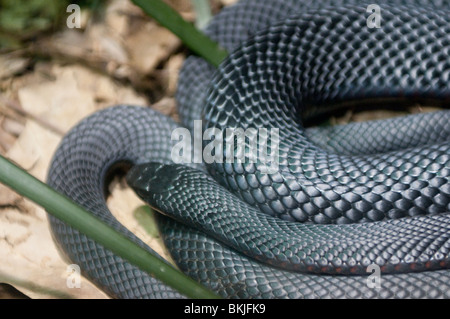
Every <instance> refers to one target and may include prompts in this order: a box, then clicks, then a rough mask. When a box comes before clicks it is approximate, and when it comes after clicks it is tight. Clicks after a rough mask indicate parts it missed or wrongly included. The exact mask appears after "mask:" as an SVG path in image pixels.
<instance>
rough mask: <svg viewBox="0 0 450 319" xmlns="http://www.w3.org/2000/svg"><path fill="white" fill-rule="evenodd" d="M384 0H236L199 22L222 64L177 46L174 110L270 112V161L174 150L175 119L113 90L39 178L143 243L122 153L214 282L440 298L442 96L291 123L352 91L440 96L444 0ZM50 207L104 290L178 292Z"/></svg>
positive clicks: (352, 95)
mask: <svg viewBox="0 0 450 319" xmlns="http://www.w3.org/2000/svg"><path fill="white" fill-rule="evenodd" d="M378 4H379V6H380V7H381V14H382V24H381V26H380V28H373V29H372V28H369V27H368V26H367V16H368V14H367V12H366V8H367V6H368V5H369V3H365V2H363V1H350V0H349V1H307V0H287V1H277V0H266V1H260V0H241V1H239V2H238V3H237V4H235V5H233V6H230V7H228V8H225V9H224V10H222V11H221V12H220V13H219V14H218V15H217V16H216V17H215V18H214V19H213V21H212V22H211V23H210V25H209V26H208V27H207V29H206V31H205V32H206V33H207V34H208V35H209V36H210V37H211V38H213V39H214V40H216V41H218V42H219V43H220V44H221V45H222V46H223V47H225V48H226V49H227V50H228V51H229V52H231V54H230V56H229V57H228V58H227V59H226V60H225V61H224V62H223V63H222V64H221V66H220V67H219V68H218V69H217V70H216V69H214V68H213V67H212V66H210V65H209V64H208V63H207V62H205V61H204V60H202V59H201V58H199V57H195V56H192V57H189V58H188V59H187V60H186V62H185V64H184V66H183V69H182V70H181V73H180V80H179V87H178V93H177V101H178V104H179V113H180V118H181V120H182V123H183V125H184V126H185V127H187V128H188V129H192V128H193V121H194V120H199V119H203V121H204V124H205V128H219V129H225V128H227V127H241V128H243V129H248V128H258V127H266V128H269V127H277V128H279V141H280V145H279V163H278V164H279V165H278V170H277V171H276V172H274V173H273V174H272V172H271V174H268V173H264V172H261V170H260V169H259V167H258V164H253V163H234V164H233V163H226V162H225V163H213V164H209V165H207V166H203V165H201V164H188V165H180V164H174V163H173V161H172V157H171V147H170V146H171V145H173V143H174V142H173V141H172V140H171V133H172V131H173V130H174V129H176V128H178V127H180V124H178V123H175V122H174V121H172V120H171V119H169V118H167V117H165V116H163V115H161V114H159V113H158V112H156V111H153V110H151V109H148V108H142V107H133V106H126V105H122V106H116V107H112V108H109V109H106V110H102V111H100V112H98V113H95V114H93V115H92V116H90V117H88V118H86V119H84V120H83V121H81V122H80V123H79V124H78V125H77V126H75V127H74V128H73V129H72V130H71V131H70V132H69V133H68V134H67V135H66V136H65V137H64V139H63V141H62V142H61V144H60V146H59V148H58V150H57V151H56V153H55V155H54V158H53V162H52V164H51V167H50V171H49V173H48V183H49V185H50V186H52V187H53V188H55V189H56V190H58V191H60V192H61V193H63V194H65V195H67V196H69V197H70V198H72V199H73V200H75V201H76V202H78V203H79V204H81V205H83V206H84V207H85V208H86V209H88V210H89V211H91V212H92V213H93V214H95V215H96V216H98V217H99V218H101V219H102V220H104V221H105V222H106V223H108V224H109V225H110V226H112V227H114V228H115V229H117V230H119V231H120V232H122V233H124V234H125V235H127V236H129V237H130V238H132V239H133V240H134V241H135V242H136V243H138V244H139V245H141V246H142V247H145V248H146V249H148V250H149V251H152V250H151V248H149V247H148V246H146V244H145V243H143V242H142V241H140V240H139V239H138V238H137V237H136V236H135V235H133V234H132V233H131V232H130V231H128V230H127V229H126V228H125V227H124V226H122V225H121V224H120V223H119V222H118V221H117V220H116V219H115V218H114V217H113V216H112V214H111V213H110V212H109V210H108V208H107V206H106V204H105V194H104V183H105V179H106V178H107V176H108V173H109V172H110V171H111V167H114V165H115V164H117V163H120V162H127V163H131V164H132V168H131V170H130V172H129V174H128V176H127V180H128V183H129V185H130V186H132V187H133V188H134V189H135V191H136V192H137V194H138V195H139V196H141V197H142V198H143V199H145V200H146V201H147V202H148V203H149V204H150V205H151V206H152V207H154V208H156V209H157V210H159V211H161V212H163V213H164V214H166V215H168V216H169V217H167V216H160V217H158V224H159V227H160V229H161V231H162V233H163V237H164V241H165V244H166V246H167V247H168V249H169V250H170V252H171V254H172V257H173V258H174V260H175V262H176V263H177V265H178V267H179V268H180V269H181V270H182V271H183V272H185V273H186V274H188V275H189V276H191V277H193V278H194V279H196V280H198V281H199V282H201V283H203V284H204V285H206V286H207V287H209V288H211V289H212V290H213V291H215V292H217V293H218V294H219V295H221V296H223V297H228V298H425V297H427V298H449V297H450V280H449V279H450V270H449V269H448V268H449V265H450V259H449V258H450V218H449V217H450V215H449V212H450V183H449V178H450V125H449V123H450V112H449V111H448V110H443V111H439V112H433V113H423V114H417V115H410V116H406V117H400V118H392V119H387V120H376V121H369V122H363V123H351V124H348V125H338V126H334V127H323V128H322V127H319V128H307V129H305V128H304V124H303V123H304V121H305V120H307V119H308V118H313V117H315V116H318V115H320V114H323V113H324V112H328V111H329V110H330V109H332V108H333V107H335V106H336V105H339V104H341V103H342V102H347V101H349V102H355V101H356V102H358V101H372V102H373V101H375V102H376V103H377V101H380V102H379V103H382V102H381V101H383V100H385V99H396V98H401V99H403V100H407V101H429V100H433V101H440V102H441V104H443V105H447V104H448V102H449V101H450V59H449V56H450V22H449V21H448V16H449V13H450V3H449V2H447V1H421V0H415V1H406V0H405V1H389V2H387V1H378ZM361 103H363V102H361ZM150 162H151V163H150ZM149 163H150V164H149ZM50 223H51V228H52V231H53V234H54V237H55V238H56V240H57V242H58V244H59V245H60V246H61V248H62V249H63V250H64V252H65V253H66V254H67V255H68V257H69V258H70V259H71V260H72V261H73V262H74V263H77V264H78V265H80V268H81V269H82V271H83V273H84V274H85V275H86V276H87V277H88V278H90V279H91V280H93V281H94V282H95V283H96V284H97V285H98V286H99V287H101V288H102V289H104V290H105V291H106V292H107V293H109V294H110V295H111V296H114V297H118V298H181V297H183V296H182V295H180V294H179V293H178V292H176V291H174V290H173V289H172V288H170V287H167V286H165V285H164V284H162V283H161V282H159V281H158V280H156V279H153V278H152V277H150V276H149V275H147V274H146V273H144V272H142V271H140V270H139V269H137V268H136V267H134V266H133V265H130V264H129V263H128V262H127V261H125V260H123V259H121V258H120V257H118V256H115V255H114V254H113V253H111V252H110V251H109V250H107V249H105V248H103V247H102V246H101V245H99V244H97V243H96V242H94V241H92V240H90V239H89V238H87V237H86V236H84V235H83V234H81V233H79V232H78V231H77V230H75V229H73V228H71V227H70V226H68V225H66V224H64V223H63V222H61V221H59V220H57V219H56V218H54V217H52V216H50ZM152 252H153V251H152ZM370 265H378V266H379V267H380V269H381V279H382V284H381V287H380V288H377V289H374V288H371V287H370V285H368V283H367V277H368V274H367V273H366V270H367V267H368V266H370Z"/></svg>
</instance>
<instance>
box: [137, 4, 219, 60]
mask: <svg viewBox="0 0 450 319" xmlns="http://www.w3.org/2000/svg"><path fill="white" fill-rule="evenodd" d="M132 2H133V3H134V4H135V5H137V6H138V7H140V8H141V9H142V10H143V11H144V12H145V13H146V14H148V15H149V16H151V17H152V18H153V19H155V20H156V21H158V22H159V24H161V25H162V26H163V27H165V28H167V29H169V30H170V31H172V32H173V33H174V34H175V35H176V36H178V37H179V38H180V40H181V41H183V43H184V44H185V45H186V46H187V47H189V48H190V49H191V50H192V51H194V52H195V53H196V54H198V55H199V56H201V57H202V58H204V59H205V60H206V61H208V62H209V63H211V64H212V65H214V66H216V67H217V66H219V64H220V62H222V61H223V60H224V59H225V58H226V57H227V55H228V53H227V52H226V51H225V50H224V49H223V48H221V47H220V46H219V45H218V44H217V43H216V42H214V41H212V40H211V39H210V38H209V37H208V36H206V35H205V34H203V33H202V32H201V31H199V30H197V28H196V27H195V26H194V25H193V24H192V23H189V22H187V21H186V20H184V19H183V18H182V17H181V16H180V14H179V13H178V12H176V11H175V10H174V9H172V8H171V7H170V6H169V5H167V4H166V3H164V2H163V1H161V0H132Z"/></svg>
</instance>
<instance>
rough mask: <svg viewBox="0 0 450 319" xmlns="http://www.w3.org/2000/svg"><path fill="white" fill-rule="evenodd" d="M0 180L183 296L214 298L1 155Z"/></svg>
mask: <svg viewBox="0 0 450 319" xmlns="http://www.w3.org/2000/svg"><path fill="white" fill-rule="evenodd" d="M0 182H1V183H4V184H5V185H7V186H9V187H10V188H11V189H13V190H15V191H16V192H18V193H19V194H21V195H22V196H24V197H26V198H28V199H30V200H32V201H33V202H35V203H36V204H38V205H40V206H42V207H43V208H44V209H46V210H47V212H49V213H50V214H52V215H53V216H55V217H57V218H59V219H61V220H62V221H64V222H66V223H67V224H69V225H71V226H72V227H74V228H76V229H78V230H79V231H80V232H82V233H84V234H85V235H87V236H89V237H90V238H92V239H93V240H95V241H97V242H98V243H100V244H102V245H103V246H104V247H106V248H107V249H109V250H111V251H112V252H114V253H115V254H117V255H118V256H120V257H122V258H124V259H126V260H128V261H129V262H130V263H132V264H134V265H136V266H137V267H139V268H140V269H142V270H143V271H145V272H147V273H149V274H150V275H152V276H154V277H155V278H157V279H159V280H161V281H162V282H164V283H166V284H167V285H169V286H171V287H173V288H174V289H176V290H178V291H179V292H180V293H182V294H184V295H186V296H187V297H189V298H218V296H217V295H215V294H214V293H212V292H211V291H209V290H208V289H206V288H205V287H203V286H202V285H200V284H199V283H197V282H195V281H194V280H192V279H191V278H189V277H187V276H186V275H184V274H183V273H181V272H180V271H178V270H176V269H175V268H173V267H171V266H170V265H168V264H166V263H164V262H163V261H161V260H160V259H159V258H157V257H155V256H153V255H152V254H151V253H149V252H148V251H146V250H145V249H143V248H141V247H139V246H138V245H136V244H135V243H134V242H132V241H131V240H130V239H128V238H127V237H125V236H124V235H122V234H120V233H119V232H117V231H116V230H114V229H113V228H111V227H109V226H107V225H106V224H104V223H103V222H102V221H101V220H99V219H98V218H96V217H94V216H93V215H92V214H91V213H89V212H88V211H86V210H85V209H84V208H82V207H81V206H80V205H78V204H76V203H75V202H73V201H72V200H71V199H69V198H68V197H65V196H63V195H61V194H59V193H58V192H56V191H55V190H53V189H52V188H51V187H49V186H48V185H46V184H44V183H42V182H41V181H39V180H38V179H36V178H35V177H33V176H31V175H30V174H28V173H27V172H26V171H24V170H23V169H21V168H19V167H18V166H16V165H14V164H13V163H11V162H10V161H8V160H7V159H6V158H4V157H3V156H0Z"/></svg>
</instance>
